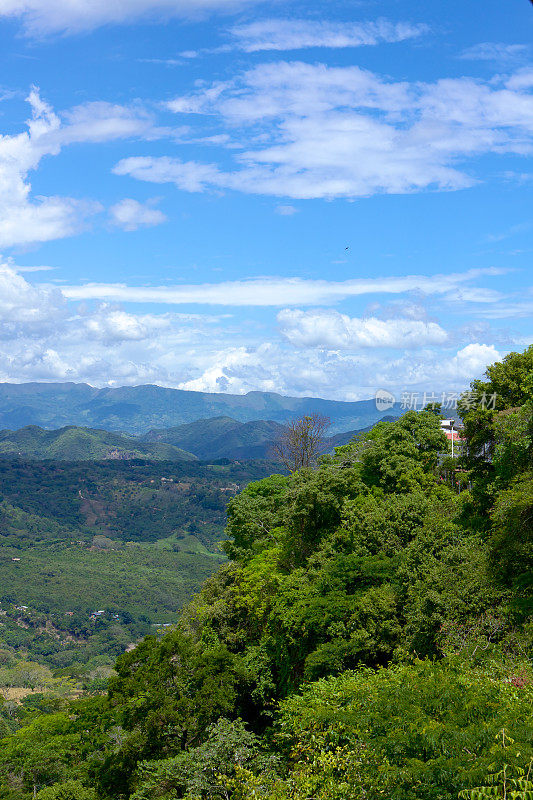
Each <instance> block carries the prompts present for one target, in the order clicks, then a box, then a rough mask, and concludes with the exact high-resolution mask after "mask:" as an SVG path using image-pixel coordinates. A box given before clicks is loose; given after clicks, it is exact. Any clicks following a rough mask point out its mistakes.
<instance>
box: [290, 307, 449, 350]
mask: <svg viewBox="0 0 533 800" xmlns="http://www.w3.org/2000/svg"><path fill="white" fill-rule="evenodd" d="M278 324H279V328H280V331H281V333H282V335H283V336H284V337H285V338H286V339H287V340H288V341H289V342H290V343H291V344H293V345H295V346H296V347H321V348H327V349H330V350H336V349H340V350H359V349H360V348H373V347H389V348H394V349H398V348H405V349H412V348H417V347H425V346H427V345H435V344H444V343H445V342H446V340H447V338H448V334H447V333H446V331H445V330H444V329H443V328H441V326H440V325H438V324H437V323H436V322H423V321H421V320H413V319H388V320H384V319H377V318H376V317H366V318H365V317H363V318H358V317H349V316H348V315H346V314H340V313H339V312H338V311H332V310H320V309H319V310H316V311H299V310H297V309H284V310H283V311H280V312H279V314H278Z"/></svg>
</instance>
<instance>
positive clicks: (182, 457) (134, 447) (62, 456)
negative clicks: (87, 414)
mask: <svg viewBox="0 0 533 800" xmlns="http://www.w3.org/2000/svg"><path fill="white" fill-rule="evenodd" d="M0 455H2V456H6V455H7V456H20V457H22V458H36V459H43V458H50V459H56V460H58V461H100V460H104V459H119V460H120V459H132V458H145V459H153V460H156V461H194V460H195V458H196V456H194V455H193V454H192V453H188V452H186V451H185V450H182V449H180V448H179V447H175V446H174V445H172V444H166V443H164V442H157V441H153V442H148V441H140V440H139V439H137V438H135V437H133V436H125V435H120V434H117V433H110V432H109V431H102V430H94V429H91V428H77V427H75V426H73V425H69V426H67V427H65V428H61V429H60V430H57V431H48V430H43V428H39V427H38V426H37V425H28V426H27V427H25V428H21V429H20V430H18V431H9V430H3V431H0Z"/></svg>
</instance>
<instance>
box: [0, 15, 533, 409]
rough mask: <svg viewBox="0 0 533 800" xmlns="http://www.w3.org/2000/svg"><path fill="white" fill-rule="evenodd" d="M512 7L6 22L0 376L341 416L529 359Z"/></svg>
mask: <svg viewBox="0 0 533 800" xmlns="http://www.w3.org/2000/svg"><path fill="white" fill-rule="evenodd" d="M532 32H533V6H532V5H531V3H530V2H529V1H528V0H508V1H507V2H506V3H502V2H495V1H494V0H489V1H488V2H487V0H484V1H483V2H481V0H473V2H470V3H464V0H463V1H462V2H458V1H456V0H435V2H433V3H421V2H417V0H410V2H407V1H406V2H402V3H400V2H395V1H394V0H373V1H369V2H365V1H364V0H363V1H362V2H359V0H343V1H340V0H339V1H338V2H329V3H324V2H315V1H314V0H313V1H312V2H311V1H306V2H298V0H270V1H267V2H261V1H260V0H242V1H241V2H228V0H121V1H120V2H118V1H117V2H114V3H111V2H109V0H106V1H104V0H91V2H88V1H87V0H0V133H1V134H2V137H1V138H0V254H1V255H0V380H2V381H16V382H20V381H30V380H38V381H64V380H70V381H86V382H88V383H91V384H93V385H98V386H105V385H110V386H117V385H124V384H139V383H157V384H161V385H164V386H175V387H179V388H186V389H199V390H204V391H228V392H235V393H242V392H246V391H250V390H254V389H258V390H263V391H278V392H281V393H283V394H295V395H318V396H322V397H331V398H337V399H360V398H365V397H369V396H371V395H372V394H373V393H374V391H375V390H376V389H377V388H386V389H389V390H390V391H392V392H393V393H395V394H397V395H400V393H401V392H402V391H406V390H408V391H427V392H433V391H434V392H442V391H454V390H458V389H461V388H463V387H465V386H466V385H467V384H468V383H469V381H470V379H471V378H472V377H476V376H479V375H480V374H481V373H482V372H483V370H484V368H485V367H486V365H487V364H489V363H491V362H493V361H494V360H496V359H497V358H501V357H502V356H503V355H505V353H507V352H509V351H511V350H517V349H523V348H524V347H526V346H527V345H529V344H530V343H531V342H532V341H533V335H532V334H533V327H532V324H531V317H532V311H533V279H532V270H531V256H532V252H533V219H532V213H531V208H532V207H533V202H532V190H533V171H532V168H531V155H532V152H533V96H532V89H533V60H532V56H533V47H532V45H531V42H532V41H533V39H532Z"/></svg>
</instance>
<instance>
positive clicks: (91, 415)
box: [0, 383, 401, 434]
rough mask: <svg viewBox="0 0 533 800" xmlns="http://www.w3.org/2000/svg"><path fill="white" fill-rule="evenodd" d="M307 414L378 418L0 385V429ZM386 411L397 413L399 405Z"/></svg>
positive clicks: (270, 404)
mask: <svg viewBox="0 0 533 800" xmlns="http://www.w3.org/2000/svg"><path fill="white" fill-rule="evenodd" d="M312 413H320V414H322V415H324V416H326V417H329V418H330V419H331V421H332V425H333V428H332V430H333V432H340V431H349V430H355V429H361V428H364V427H366V426H368V425H372V424H374V423H375V422H377V421H378V420H379V419H380V418H381V417H382V416H383V412H379V411H378V410H377V409H376V404H375V402H374V400H361V401H357V402H353V403H348V402H340V401H335V400H324V399H321V398H313V397H283V396H282V395H279V394H274V393H273V392H248V394H245V395H231V394H209V393H206V392H189V391H183V390H178V389H166V388H163V387H161V386H150V385H149V386H124V387H121V388H117V389H96V388H94V387H92V386H88V385H87V384H83V383H23V384H10V383H2V384H0V428H9V429H11V430H15V429H17V428H22V427H25V426H27V425H39V426H40V427H42V428H62V427H64V426H65V425H77V426H83V427H91V428H103V429H105V430H109V431H126V432H128V433H135V434H140V433H146V432H147V431H149V430H150V429H152V428H170V427H174V426H176V425H182V424H184V423H187V422H194V421H195V420H198V419H207V418H211V417H221V416H227V417H231V418H232V419H235V420H238V421H239V422H248V421H250V420H273V421H274V422H281V423H283V422H286V421H287V420H289V419H294V418H295V417H300V416H303V415H304V414H312ZM388 413H391V414H393V415H394V414H396V415H399V414H400V413H401V410H400V406H399V404H397V405H396V406H395V408H394V409H391V411H390V412H388Z"/></svg>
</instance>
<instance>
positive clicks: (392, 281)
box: [62, 268, 505, 306]
mask: <svg viewBox="0 0 533 800" xmlns="http://www.w3.org/2000/svg"><path fill="white" fill-rule="evenodd" d="M502 272H505V270H499V269H496V268H487V269H473V270H467V271H466V272H460V273H450V274H448V275H431V276H428V275H406V276H401V277H389V278H356V279H353V280H347V281H326V280H305V279H302V278H283V277H281V278H257V279H252V280H245V281H224V282H221V283H205V284H196V285H194V284H190V285H177V286H127V285H126V284H120V283H114V284H113V283H110V284H104V283H85V284H81V285H79V286H63V287H62V291H63V293H64V295H65V296H66V297H68V298H69V299H71V300H94V299H98V300H109V301H113V302H129V303H166V304H169V305H178V304H192V303H200V304H206V305H224V306H289V305H317V304H324V303H330V304H331V303H335V302H338V301H339V300H342V299H343V298H346V297H358V296H361V295H367V294H376V293H384V294H402V293H405V292H419V293H422V294H428V295H448V294H449V293H450V292H454V291H456V290H457V288H458V287H461V286H462V285H463V284H468V283H469V282H471V281H473V280H475V279H476V278H478V277H482V276H484V275H488V276H491V275H499V274H502ZM487 291H488V290H487ZM476 292H477V293H478V294H480V293H481V292H482V290H481V289H476V288H475V287H472V294H473V295H474V296H475V293H476ZM464 294H465V295H466V294H467V293H466V291H465V292H464ZM451 296H452V297H453V295H451ZM498 298H499V295H498V294H497V293H495V295H494V300H497V299H498Z"/></svg>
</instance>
